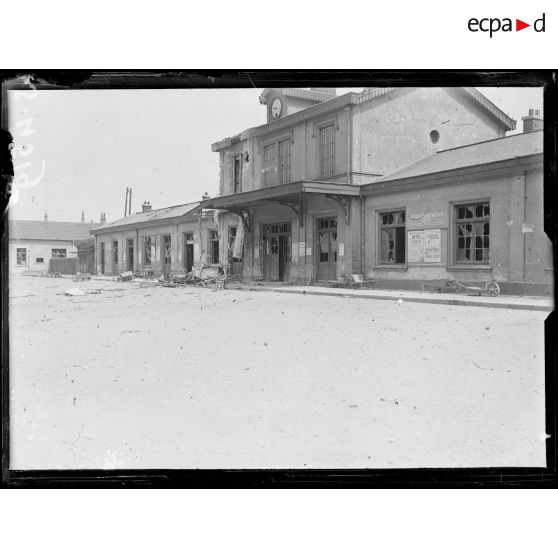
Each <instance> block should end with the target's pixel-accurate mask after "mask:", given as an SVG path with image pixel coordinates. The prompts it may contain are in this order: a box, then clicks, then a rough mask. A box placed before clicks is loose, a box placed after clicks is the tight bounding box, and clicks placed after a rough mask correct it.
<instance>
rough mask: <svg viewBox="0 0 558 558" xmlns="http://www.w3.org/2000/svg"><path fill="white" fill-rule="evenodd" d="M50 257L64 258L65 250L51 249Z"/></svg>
mask: <svg viewBox="0 0 558 558" xmlns="http://www.w3.org/2000/svg"><path fill="white" fill-rule="evenodd" d="M51 257H52V258H65V257H66V248H53V249H52V255H51Z"/></svg>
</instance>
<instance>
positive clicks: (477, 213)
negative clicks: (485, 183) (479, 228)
mask: <svg viewBox="0 0 558 558" xmlns="http://www.w3.org/2000/svg"><path fill="white" fill-rule="evenodd" d="M482 215H483V206H482V205H481V204H479V205H477V206H476V207H475V217H482Z"/></svg>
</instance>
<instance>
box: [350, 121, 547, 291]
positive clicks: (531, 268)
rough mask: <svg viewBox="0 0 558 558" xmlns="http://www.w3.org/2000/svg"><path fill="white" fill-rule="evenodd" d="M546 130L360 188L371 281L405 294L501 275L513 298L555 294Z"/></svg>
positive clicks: (456, 151) (443, 157) (445, 156)
mask: <svg viewBox="0 0 558 558" xmlns="http://www.w3.org/2000/svg"><path fill="white" fill-rule="evenodd" d="M543 178H544V177H543V132H542V131H533V132H528V133H523V134H517V135H512V136H509V137H505V138H501V139H495V140H489V141H485V142H479V143H474V144H471V145H465V146H462V147H457V148H453V149H447V150H443V151H439V152H437V153H435V154H434V155H431V156H430V157H427V158H425V159H422V160H421V161H418V162H416V163H414V164H411V165H408V166H406V167H405V168H402V169H400V170H399V171H397V172H395V173H392V174H391V175H390V176H387V177H385V178H383V179H382V180H380V181H377V182H374V183H370V184H367V185H363V186H361V195H362V197H363V199H364V212H365V215H366V218H365V221H364V230H363V241H362V252H363V260H364V266H363V268H364V272H365V274H366V276H367V277H369V278H374V279H379V280H381V284H382V285H384V286H389V287H396V288H410V289H415V288H419V289H420V288H422V287H423V286H424V285H425V284H428V282H430V281H436V280H444V279H455V280H457V281H470V282H477V281H479V282H480V281H484V280H488V279H495V280H496V281H497V282H498V283H499V284H500V287H501V289H502V292H504V293H508V294H546V295H550V294H551V293H552V286H553V280H554V278H553V272H554V269H553V258H552V243H551V242H550V240H549V238H548V237H547V235H546V234H545V232H544V222H543V215H544V212H543V210H544V208H543Z"/></svg>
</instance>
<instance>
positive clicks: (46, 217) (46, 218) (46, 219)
mask: <svg viewBox="0 0 558 558" xmlns="http://www.w3.org/2000/svg"><path fill="white" fill-rule="evenodd" d="M45 221H48V215H47V212H46V211H45Z"/></svg>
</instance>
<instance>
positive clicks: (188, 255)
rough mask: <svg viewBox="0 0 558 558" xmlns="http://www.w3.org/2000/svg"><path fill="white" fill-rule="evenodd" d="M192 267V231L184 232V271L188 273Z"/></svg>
mask: <svg viewBox="0 0 558 558" xmlns="http://www.w3.org/2000/svg"><path fill="white" fill-rule="evenodd" d="M193 267H194V233H191V232H187V233H184V271H185V272H186V273H190V271H192V268H193Z"/></svg>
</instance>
